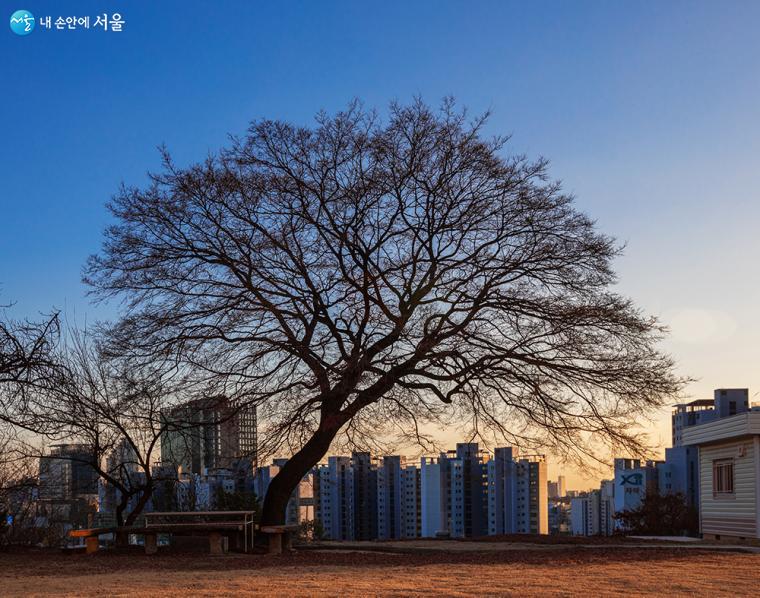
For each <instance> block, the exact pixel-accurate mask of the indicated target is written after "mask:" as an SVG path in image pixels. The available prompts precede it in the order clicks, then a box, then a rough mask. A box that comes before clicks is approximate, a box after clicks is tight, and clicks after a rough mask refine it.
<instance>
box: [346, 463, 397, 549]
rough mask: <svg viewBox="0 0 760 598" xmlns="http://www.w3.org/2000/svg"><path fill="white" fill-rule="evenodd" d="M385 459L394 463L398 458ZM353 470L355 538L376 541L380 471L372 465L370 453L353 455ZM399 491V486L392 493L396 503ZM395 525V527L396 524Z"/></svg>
mask: <svg viewBox="0 0 760 598" xmlns="http://www.w3.org/2000/svg"><path fill="white" fill-rule="evenodd" d="M385 459H389V460H391V461H392V460H394V459H398V457H396V458H394V457H386V458H385ZM351 468H352V470H353V478H354V494H353V496H354V498H353V500H354V505H353V512H354V526H353V527H354V538H355V539H356V540H375V539H377V532H378V530H377V526H378V499H379V496H378V470H377V468H376V467H375V465H374V464H373V463H372V457H371V456H370V454H369V453H368V452H354V453H352V454H351ZM397 483H398V482H397ZM397 489H398V485H397V486H396V488H395V489H394V490H393V493H392V494H393V496H394V497H395V498H396V501H398V497H397ZM396 510H397V509H396ZM394 515H395V512H394ZM393 525H394V526H395V523H393ZM395 537H398V536H395Z"/></svg>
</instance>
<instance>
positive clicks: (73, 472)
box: [39, 443, 100, 500]
mask: <svg viewBox="0 0 760 598" xmlns="http://www.w3.org/2000/svg"><path fill="white" fill-rule="evenodd" d="M94 459H95V456H94V454H93V449H92V447H91V446H89V445H87V444H74V443H71V444H56V445H53V446H51V447H50V452H49V454H48V455H45V456H44V457H41V458H40V463H39V479H40V486H39V492H40V499H42V500H71V499H75V498H82V497H91V496H97V494H98V479H99V477H100V475H99V474H98V472H97V470H96V469H95V468H94V467H93V462H94Z"/></svg>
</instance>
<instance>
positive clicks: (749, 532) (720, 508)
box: [699, 439, 760, 537]
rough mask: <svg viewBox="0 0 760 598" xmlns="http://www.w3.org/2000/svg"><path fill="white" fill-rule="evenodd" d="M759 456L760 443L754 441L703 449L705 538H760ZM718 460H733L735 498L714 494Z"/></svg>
mask: <svg viewBox="0 0 760 598" xmlns="http://www.w3.org/2000/svg"><path fill="white" fill-rule="evenodd" d="M758 453H760V448H759V447H758V442H757V441H753V440H752V439H741V440H735V441H729V442H725V443H721V444H716V445H710V446H701V447H700V449H699V463H700V479H701V484H700V500H701V508H700V520H701V521H700V525H701V531H702V533H703V534H708V535H721V536H722V535H726V536H740V537H760V534H758V526H757V519H758V504H757V501H758V496H757V484H758V471H757V470H758V459H760V455H759V454H758ZM717 459H732V460H733V462H734V495H733V496H719V495H715V494H714V493H713V461H715V460H717Z"/></svg>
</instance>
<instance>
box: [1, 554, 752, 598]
mask: <svg viewBox="0 0 760 598" xmlns="http://www.w3.org/2000/svg"><path fill="white" fill-rule="evenodd" d="M759 586H760V554H746V553H737V552H728V551H723V552H717V551H716V552H713V551H709V550H701V549H699V550H693V549H692V550H687V549H683V548H670V547H667V548H637V547H630V548H627V547H625V548H624V547H617V548H611V549H609V550H607V549H605V548H594V549H587V548H579V547H575V546H565V547H563V548H562V549H561V550H556V549H554V550H541V549H533V550H509V551H497V550H489V551H482V550H474V551H469V552H468V551H456V552H453V551H447V552H443V551H431V550H427V551H423V552H420V553H419V554H417V553H404V554H401V553H382V552H359V551H356V552H346V551H334V550H311V551H300V552H298V553H295V554H291V555H284V556H281V557H269V556H261V555H251V556H248V555H231V554H230V555H225V556H219V557H211V556H209V555H202V554H193V553H177V552H168V551H164V552H162V553H159V554H158V555H157V556H153V557H147V556H145V555H144V554H142V553H141V552H140V551H139V549H135V550H132V551H127V552H121V553H117V552H100V553H98V554H96V555H91V556H88V555H84V554H70V555H63V554H61V553H60V552H56V551H44V550H24V551H14V552H7V553H0V595H2V596H22V595H23V596H50V595H65V596H96V595H98V596H132V597H135V596H179V595H182V596H188V595H192V596H197V595H204V596H227V595H233V594H236V595H240V594H249V595H265V596H288V597H293V596H336V595H341V596H345V595H356V596H422V595H425V596H427V595H440V596H471V595H474V594H478V595H519V596H536V595H541V596H546V595H552V596H574V595H593V596H599V595H602V596H605V595H609V596H612V595H620V594H622V593H624V594H626V596H628V597H631V596H647V595H663V594H668V595H669V596H670V597H673V596H687V595H690V596H691V595H701V596H742V595H746V596H749V595H757V591H758V587H759Z"/></svg>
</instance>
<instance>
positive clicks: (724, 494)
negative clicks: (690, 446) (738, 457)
mask: <svg viewBox="0 0 760 598" xmlns="http://www.w3.org/2000/svg"><path fill="white" fill-rule="evenodd" d="M712 468H713V478H712V491H713V497H714V498H733V497H735V496H736V463H735V460H734V459H732V458H728V459H713V462H712ZM729 468H730V469H729ZM726 469H729V472H730V473H729V474H726V473H724V470H726ZM726 482H728V484H726ZM726 488H728V489H726Z"/></svg>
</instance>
